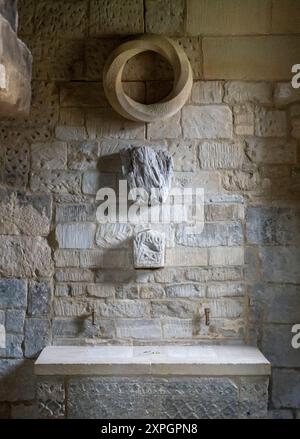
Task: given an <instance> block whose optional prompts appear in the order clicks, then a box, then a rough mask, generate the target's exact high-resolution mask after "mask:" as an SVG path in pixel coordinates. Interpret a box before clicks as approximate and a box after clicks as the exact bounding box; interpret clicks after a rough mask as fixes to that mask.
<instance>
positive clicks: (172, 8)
mask: <svg viewBox="0 0 300 439" xmlns="http://www.w3.org/2000/svg"><path fill="white" fill-rule="evenodd" d="M145 7H146V16H145V19H146V32H149V33H152V34H171V35H176V34H182V33H183V30H184V17H185V10H184V9H185V2H184V1H183V0H175V1H174V0H158V1H157V0H146V3H145Z"/></svg>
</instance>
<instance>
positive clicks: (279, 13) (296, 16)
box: [271, 0, 300, 34]
mask: <svg viewBox="0 0 300 439" xmlns="http://www.w3.org/2000/svg"><path fill="white" fill-rule="evenodd" d="M299 28H300V4H299V2H298V1H297V0H285V1H284V2H282V0H273V2H272V27H271V31H272V33H276V34H277V33H278V34H285V33H296V34H297V33H299Z"/></svg>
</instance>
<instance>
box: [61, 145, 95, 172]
mask: <svg viewBox="0 0 300 439" xmlns="http://www.w3.org/2000/svg"><path fill="white" fill-rule="evenodd" d="M98 155H99V143H98V142H95V141H92V142H90V141H83V142H77V141H74V142H71V143H70V146H69V154H68V166H69V168H70V169H74V170H79V171H85V170H87V169H96V168H97V162H98Z"/></svg>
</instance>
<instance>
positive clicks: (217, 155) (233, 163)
mask: <svg viewBox="0 0 300 439" xmlns="http://www.w3.org/2000/svg"><path fill="white" fill-rule="evenodd" d="M199 159H200V165H201V167H202V168H206V169H211V168H212V169H220V168H221V169H222V168H227V169H231V168H239V167H241V165H242V162H243V159H244V156H243V150H242V147H241V145H235V144H230V143H219V142H214V143H209V142H204V143H202V144H201V145H200V150H199Z"/></svg>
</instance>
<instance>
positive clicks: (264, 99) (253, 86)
mask: <svg viewBox="0 0 300 439" xmlns="http://www.w3.org/2000/svg"><path fill="white" fill-rule="evenodd" d="M224 102H226V103H228V104H230V105H236V104H244V103H246V102H252V103H260V104H271V103H272V87H271V84H269V83H267V82H244V81H243V82H242V81H232V82H227V83H226V84H225V97H224Z"/></svg>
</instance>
